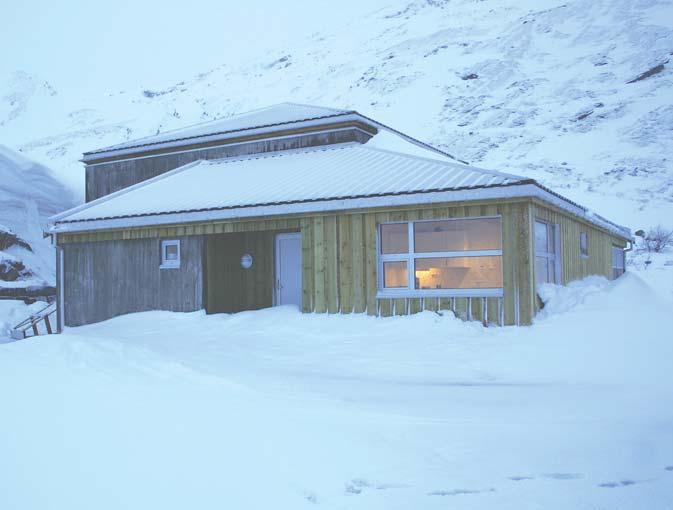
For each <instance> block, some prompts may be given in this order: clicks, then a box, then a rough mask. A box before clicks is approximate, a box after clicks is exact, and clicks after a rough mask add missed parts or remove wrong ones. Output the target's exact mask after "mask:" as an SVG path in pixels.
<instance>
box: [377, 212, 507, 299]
mask: <svg viewBox="0 0 673 510" xmlns="http://www.w3.org/2000/svg"><path fill="white" fill-rule="evenodd" d="M379 239H380V251H381V253H380V254H379V266H378V268H379V282H380V283H379V288H380V290H382V291H385V290H391V289H394V290H395V291H396V292H395V293H394V295H400V291H402V290H407V291H409V292H410V293H412V294H413V295H421V296H425V295H428V296H437V295H445V296H452V295H456V293H452V290H453V291H457V290H461V291H465V290H467V291H469V290H475V291H479V290H480V289H481V292H480V293H479V294H482V295H483V294H484V293H486V291H487V290H491V291H500V290H501V289H502V279H503V277H502V221H501V219H500V218H499V217H488V218H469V219H466V218H459V219H447V220H430V221H415V222H408V223H390V224H383V225H381V226H380V227H379ZM409 271H413V274H410V273H409ZM410 277H413V278H410ZM410 280H411V281H410ZM437 291H440V292H439V293H438V292H437ZM475 294H477V293H476V292H475ZM489 295H493V294H489Z"/></svg>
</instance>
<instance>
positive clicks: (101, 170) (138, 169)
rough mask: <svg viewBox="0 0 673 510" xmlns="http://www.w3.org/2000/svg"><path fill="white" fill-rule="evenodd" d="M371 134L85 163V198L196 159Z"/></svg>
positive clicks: (349, 133) (332, 134) (339, 134)
mask: <svg viewBox="0 0 673 510" xmlns="http://www.w3.org/2000/svg"><path fill="white" fill-rule="evenodd" d="M369 138H371V135H368V134H366V133H365V132H363V131H359V130H357V129H354V128H352V129H342V130H339V131H330V132H324V133H308V134H300V135H295V136H288V137H285V138H275V139H268V140H259V141H250V142H247V143H236V144H233V145H226V144H225V145H220V146H215V147H206V148H197V149H192V150H184V149H185V148H184V147H183V148H182V149H180V150H182V152H179V151H178V152H173V153H168V154H160V155H155V156H150V157H138V156H137V155H135V156H133V158H134V159H124V160H122V161H113V162H107V163H97V164H90V165H87V166H86V171H85V172H86V201H87V202H90V201H91V200H95V199H96V198H100V197H102V196H105V195H108V194H110V193H113V192H115V191H119V190H120V189H123V188H127V187H128V186H132V185H133V184H137V183H139V182H142V181H145V180H147V179H151V178H152V177H156V176H157V175H161V174H163V173H166V172H168V171H170V170H173V169H175V168H179V167H181V166H183V165H186V164H188V163H192V162H193V161H197V160H199V159H219V158H224V157H232V156H245V155H248V154H257V153H262V152H275V151H283V150H288V149H300V148H304V147H315V146H319V145H328V144H336V143H343V142H360V143H364V142H366V141H367V140H369Z"/></svg>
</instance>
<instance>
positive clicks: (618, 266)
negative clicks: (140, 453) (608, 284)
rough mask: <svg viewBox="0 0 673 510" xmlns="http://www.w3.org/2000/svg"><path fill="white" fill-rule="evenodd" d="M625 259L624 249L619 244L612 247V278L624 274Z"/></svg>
mask: <svg viewBox="0 0 673 510" xmlns="http://www.w3.org/2000/svg"><path fill="white" fill-rule="evenodd" d="M624 267H625V260H624V249H623V248H620V247H619V246H613V247H612V279H613V280H614V279H615V278H619V277H620V276H621V275H623V274H624Z"/></svg>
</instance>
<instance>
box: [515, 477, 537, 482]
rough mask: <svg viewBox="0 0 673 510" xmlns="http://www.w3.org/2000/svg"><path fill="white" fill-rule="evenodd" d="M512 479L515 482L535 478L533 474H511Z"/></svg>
mask: <svg viewBox="0 0 673 510" xmlns="http://www.w3.org/2000/svg"><path fill="white" fill-rule="evenodd" d="M509 479H510V480H512V481H513V482H523V481H524V480H535V478H533V477H532V476H510V477H509Z"/></svg>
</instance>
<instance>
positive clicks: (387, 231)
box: [381, 223, 409, 254]
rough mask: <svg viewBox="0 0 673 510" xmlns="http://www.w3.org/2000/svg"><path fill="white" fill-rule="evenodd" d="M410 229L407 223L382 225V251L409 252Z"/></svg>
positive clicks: (384, 252)
mask: <svg viewBox="0 0 673 510" xmlns="http://www.w3.org/2000/svg"><path fill="white" fill-rule="evenodd" d="M408 229H409V227H408V224H407V223H391V224H387V225H381V253H383V254H386V253H408V252H409V230H408Z"/></svg>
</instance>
